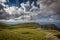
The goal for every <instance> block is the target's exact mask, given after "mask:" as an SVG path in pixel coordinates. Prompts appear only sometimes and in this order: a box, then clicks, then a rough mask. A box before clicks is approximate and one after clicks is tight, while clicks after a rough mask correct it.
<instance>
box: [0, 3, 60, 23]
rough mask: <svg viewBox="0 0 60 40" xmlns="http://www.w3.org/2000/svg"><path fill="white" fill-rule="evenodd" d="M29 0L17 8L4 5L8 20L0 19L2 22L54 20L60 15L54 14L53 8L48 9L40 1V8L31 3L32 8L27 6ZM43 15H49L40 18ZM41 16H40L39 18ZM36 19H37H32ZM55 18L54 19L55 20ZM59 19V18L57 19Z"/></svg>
mask: <svg viewBox="0 0 60 40" xmlns="http://www.w3.org/2000/svg"><path fill="white" fill-rule="evenodd" d="M28 3H29V2H27V3H26V4H24V3H22V4H21V7H20V8H18V7H16V6H11V7H9V6H6V7H7V8H4V10H5V12H6V14H9V20H0V21H2V22H50V21H52V22H53V21H56V20H58V19H59V17H60V16H58V15H57V16H56V15H55V14H56V12H55V11H54V10H50V9H49V7H48V6H46V5H43V4H42V3H38V4H39V5H40V8H38V7H35V6H34V5H33V3H32V8H29V7H30V6H29V4H28ZM43 16H45V17H46V16H47V17H48V16H50V17H49V18H47V19H43V20H41V18H44V17H43ZM40 17H41V18H40ZM38 18H39V19H38ZM34 19H37V20H34ZM55 19H56V20H55ZM59 20H60V19H59Z"/></svg>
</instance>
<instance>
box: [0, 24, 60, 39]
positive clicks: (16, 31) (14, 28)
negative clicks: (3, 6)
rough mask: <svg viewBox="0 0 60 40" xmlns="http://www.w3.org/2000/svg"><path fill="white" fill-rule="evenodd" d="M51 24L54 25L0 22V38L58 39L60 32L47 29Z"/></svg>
mask: <svg viewBox="0 0 60 40" xmlns="http://www.w3.org/2000/svg"><path fill="white" fill-rule="evenodd" d="M51 26H52V27H56V26H54V25H53V24H45V25H41V24H37V23H25V24H17V25H7V24H2V23H0V40H60V39H59V38H60V37H58V35H60V34H59V33H60V32H59V31H57V30H55V29H52V30H51V29H49V28H50V27H51ZM42 27H43V28H42ZM45 27H47V28H48V30H47V29H46V28H45ZM44 28H45V29H44Z"/></svg>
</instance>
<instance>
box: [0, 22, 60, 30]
mask: <svg viewBox="0 0 60 40" xmlns="http://www.w3.org/2000/svg"><path fill="white" fill-rule="evenodd" d="M0 28H33V29H42V30H59V31H60V29H59V28H57V26H56V25H54V24H37V23H24V24H16V25H8V24H4V23H0Z"/></svg>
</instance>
